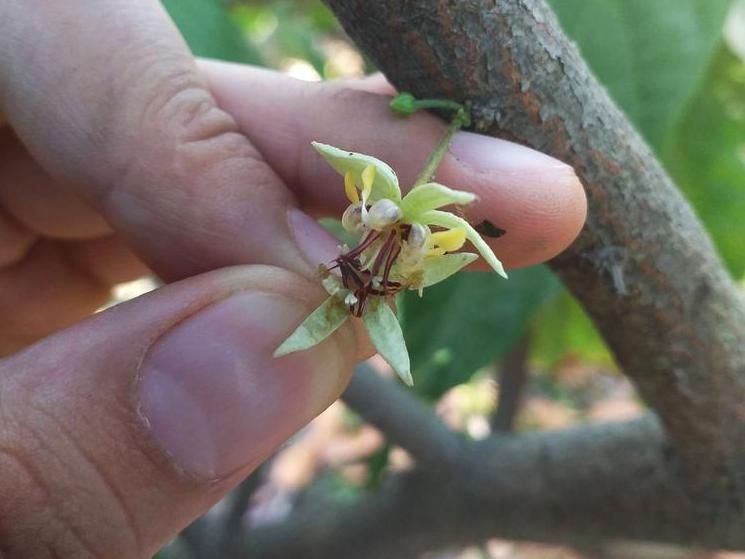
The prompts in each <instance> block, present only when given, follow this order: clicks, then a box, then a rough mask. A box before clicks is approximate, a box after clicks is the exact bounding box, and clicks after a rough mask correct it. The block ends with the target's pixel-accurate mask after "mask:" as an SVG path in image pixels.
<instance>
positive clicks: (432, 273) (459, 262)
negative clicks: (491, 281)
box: [419, 252, 479, 288]
mask: <svg viewBox="0 0 745 559" xmlns="http://www.w3.org/2000/svg"><path fill="white" fill-rule="evenodd" d="M478 258H479V255H478V254H473V253H472V252H456V253H454V254H445V255H443V256H435V257H433V258H426V259H425V260H424V266H423V268H424V270H423V271H424V274H423V276H422V284H421V285H420V286H419V287H420V288H424V287H429V286H430V285H434V284H436V283H440V282H441V281H442V280H445V279H447V278H449V277H450V276H452V275H453V274H455V273H456V272H459V271H460V270H462V269H463V268H465V267H466V266H468V265H469V264H470V263H471V262H475V261H476V260H478Z"/></svg>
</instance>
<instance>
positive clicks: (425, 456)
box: [343, 363, 465, 472]
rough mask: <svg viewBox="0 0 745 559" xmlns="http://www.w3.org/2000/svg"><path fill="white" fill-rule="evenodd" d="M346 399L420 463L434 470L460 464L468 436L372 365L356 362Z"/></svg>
mask: <svg viewBox="0 0 745 559" xmlns="http://www.w3.org/2000/svg"><path fill="white" fill-rule="evenodd" d="M343 399H344V401H345V402H346V403H347V404H348V405H349V407H351V408H352V409H353V410H354V411H356V412H357V413H358V414H359V415H360V416H361V417H362V418H363V419H364V420H366V421H367V422H368V423H370V424H371V425H374V426H375V427H377V428H378V429H380V430H381V431H382V432H383V433H384V434H385V436H386V437H387V438H388V439H389V440H390V441H391V442H392V443H395V444H397V445H399V446H401V447H403V448H404V449H406V450H407V451H408V452H409V453H410V454H411V455H412V456H413V457H414V459H415V460H416V462H417V464H419V465H420V466H423V467H424V468H426V469H428V470H429V471H432V472H445V471H448V470H450V469H452V468H458V467H459V463H460V461H461V459H462V457H463V448H464V445H465V440H464V439H463V437H462V436H461V435H460V434H458V433H455V432H454V431H451V430H450V429H448V428H447V426H445V424H444V423H442V422H441V421H440V419H439V418H438V417H437V416H436V415H435V414H434V413H433V412H432V409H431V408H429V407H428V406H426V405H425V404H424V403H423V402H420V401H419V400H417V399H416V398H415V397H414V396H413V395H412V394H411V393H410V392H408V391H407V390H405V389H403V388H402V387H401V386H399V385H398V383H396V382H395V381H392V380H389V379H387V378H384V377H382V376H380V375H378V374H377V373H376V372H375V371H374V370H373V369H372V368H371V367H370V366H369V365H367V364H365V363H362V364H360V365H358V366H357V369H356V370H355V373H354V376H353V377H352V382H351V383H350V384H349V387H348V388H347V390H346V392H344V396H343Z"/></svg>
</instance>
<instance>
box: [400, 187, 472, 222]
mask: <svg viewBox="0 0 745 559" xmlns="http://www.w3.org/2000/svg"><path fill="white" fill-rule="evenodd" d="M474 200H476V195H475V194H472V193H470V192H463V191H462V190H453V189H452V188H448V187H447V186H444V185H442V184H437V183H436V182H428V183H426V184H422V185H419V186H416V187H414V188H412V189H411V191H410V192H409V193H408V194H407V195H406V196H404V199H403V200H401V210H402V211H403V213H404V219H405V220H407V221H418V220H419V217H420V216H421V215H422V214H423V213H424V212H428V211H430V210H436V209H437V208H441V207H442V206H450V205H453V204H454V205H458V206H465V205H466V204H470V203H471V202H473V201H474Z"/></svg>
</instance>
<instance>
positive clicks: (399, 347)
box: [362, 297, 414, 386]
mask: <svg viewBox="0 0 745 559" xmlns="http://www.w3.org/2000/svg"><path fill="white" fill-rule="evenodd" d="M362 320H363V321H364V323H365V327H366V328H367V332H368V334H369V335H370V341H372V343H373V345H374V346H375V349H377V350H378V353H379V354H380V356H381V357H382V358H383V359H385V360H386V361H387V362H388V364H389V365H390V366H391V368H392V369H393V370H394V371H395V372H396V374H397V375H398V376H399V377H400V378H401V380H402V381H403V382H404V383H405V384H406V385H407V386H412V385H413V384H414V380H413V379H412V378H411V365H410V363H409V352H408V351H407V349H406V342H404V334H403V332H402V331H401V326H400V325H399V323H398V319H397V318H396V314H395V313H394V312H393V311H392V310H391V308H390V307H389V306H388V304H387V303H386V301H385V299H381V298H379V297H375V298H374V299H372V300H371V301H369V303H368V305H367V308H366V309H365V312H364V313H363V314H362Z"/></svg>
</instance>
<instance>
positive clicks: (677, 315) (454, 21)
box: [326, 0, 745, 539]
mask: <svg viewBox="0 0 745 559" xmlns="http://www.w3.org/2000/svg"><path fill="white" fill-rule="evenodd" d="M326 2H327V4H328V5H329V6H330V7H331V8H332V9H333V10H334V12H335V13H336V15H337V16H338V17H339V19H340V21H341V22H342V25H343V26H344V28H345V29H346V31H347V32H348V33H349V35H350V36H351V37H352V38H353V39H354V40H355V42H356V43H357V44H358V45H359V46H360V47H361V48H362V50H363V51H364V52H365V53H366V54H368V55H369V56H370V57H371V58H372V60H373V61H374V62H375V63H376V64H377V65H378V67H379V68H381V69H382V70H383V71H384V72H385V74H386V76H387V77H388V78H389V79H390V80H391V81H392V82H393V83H394V84H395V85H396V86H397V87H398V88H399V89H400V90H405V91H410V92H412V93H413V94H415V95H416V96H418V97H424V98H430V97H446V98H450V99H454V100H457V101H460V102H470V103H471V105H472V107H473V109H472V113H473V116H474V120H475V126H476V128H477V129H478V130H479V131H481V132H483V133H486V134H490V135H494V136H500V137H506V138H509V139H512V140H515V141H518V142H520V143H523V144H526V145H529V146H532V147H534V148H536V149H539V150H541V151H544V152H547V153H550V154H551V155H554V156H555V157H558V158H559V159H562V160H564V161H567V162H568V163H570V164H572V165H573V166H574V168H575V169H576V171H577V173H578V175H579V176H580V178H581V179H582V181H583V183H584V184H585V186H586V189H587V194H588V199H589V216H588V220H587V224H586V226H585V228H584V230H583V232H582V234H581V235H580V237H579V238H578V239H577V241H576V242H575V243H574V244H573V246H572V247H570V248H569V249H568V250H567V251H566V252H565V253H563V254H562V255H561V256H560V257H558V258H556V259H555V260H554V261H553V262H552V263H551V267H552V268H553V270H554V271H555V272H556V273H557V274H558V275H559V276H560V277H561V278H562V280H563V281H564V283H565V284H566V285H567V286H568V288H569V289H570V290H571V292H572V293H573V294H574V295H575V297H577V298H578V299H579V301H580V302H581V303H582V304H583V306H584V307H585V308H586V309H587V310H588V312H589V313H590V315H591V316H592V318H593V319H594V321H595V323H596V324H597V326H598V328H599V330H600V331H601V333H602V334H603V336H604V337H605V339H606V341H607V342H608V344H609V346H610V347H611V349H612V351H613V353H614V355H615V357H616V360H617V361H618V363H619V365H620V366H621V367H622V368H623V370H624V371H625V372H626V374H628V375H629V376H630V377H631V378H632V379H633V380H634V382H635V383H636V386H637V387H638V389H639V391H640V393H641V394H642V396H643V397H644V399H645V400H646V401H647V403H649V404H650V405H651V406H652V407H653V408H654V410H655V411H656V412H657V413H658V414H659V416H660V418H661V420H662V423H663V425H664V427H665V429H666V431H667V432H668V434H669V437H670V440H671V442H672V444H673V447H674V449H675V452H676V455H677V457H678V458H679V460H678V461H677V463H676V465H675V468H674V472H675V473H677V474H682V477H681V478H680V479H681V480H682V482H681V487H684V488H685V490H686V491H687V492H689V493H690V494H691V495H692V496H693V497H694V498H695V500H696V501H697V502H698V503H699V505H700V513H701V519H702V521H706V522H709V523H711V522H715V520H714V519H717V520H716V522H719V519H722V520H723V524H724V525H730V522H729V519H731V518H732V517H733V516H734V517H737V518H739V519H740V521H741V525H745V517H743V511H745V479H743V477H742V474H743V472H745V422H743V404H742V394H743V393H744V391H743V388H745V386H744V385H745V380H744V378H743V377H744V376H745V303H744V302H743V299H742V297H741V296H740V295H739V293H738V292H737V290H736V288H735V286H734V285H733V283H732V281H731V279H730V277H729V276H728V275H727V273H726V271H725V270H724V268H723V266H722V265H721V262H720V260H719V259H718V257H717V254H716V251H715V250H714V247H713V246H712V243H711V241H710V240H709V238H708V236H707V234H706V233H705V231H704V229H703V227H702V226H701V224H700V223H699V221H698V220H697V218H696V217H695V215H694V213H693V212H692V210H691V208H690V207H689V205H688V204H687V203H686V202H685V200H684V199H683V198H682V196H681V195H680V193H679V192H678V191H677V190H676V188H675V186H674V185H673V183H672V182H671V180H670V178H669V177H668V176H667V175H666V173H665V171H664V170H663V169H662V167H661V166H660V164H659V163H658V162H657V161H656V160H655V158H654V156H653V155H652V154H651V152H650V150H649V148H648V147H647V146H646V145H645V143H644V142H643V140H642V139H641V138H640V137H639V135H638V134H637V133H636V132H635V131H634V129H633V128H632V126H631V125H630V124H629V122H628V121H627V120H626V118H625V117H624V116H623V114H622V113H621V112H620V111H619V109H618V108H617V107H616V106H615V104H614V103H613V102H612V101H611V100H610V98H609V97H608V95H607V94H606V92H605V90H604V89H603V88H602V87H601V86H600V85H599V84H598V83H597V81H596V79H595V78H594V77H593V76H592V75H591V73H590V71H589V70H588V68H587V66H586V64H585V63H584V61H583V60H582V58H581V57H580V55H579V53H578V52H577V50H576V48H575V47H574V46H573V45H572V43H571V42H570V41H568V40H567V39H566V37H565V36H564V34H563V33H562V31H561V29H560V27H559V24H558V22H557V20H556V18H555V16H554V15H553V13H552V12H551V10H550V9H549V8H548V7H547V6H546V4H545V3H544V1H543V0H500V1H499V2H494V0H459V1H453V0H406V1H403V0H376V1H375V2H369V1H367V0H326ZM671 471H673V470H671ZM591 483H595V482H594V481H593V482H591ZM726 536H727V535H726V534H723V537H725V539H726Z"/></svg>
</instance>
